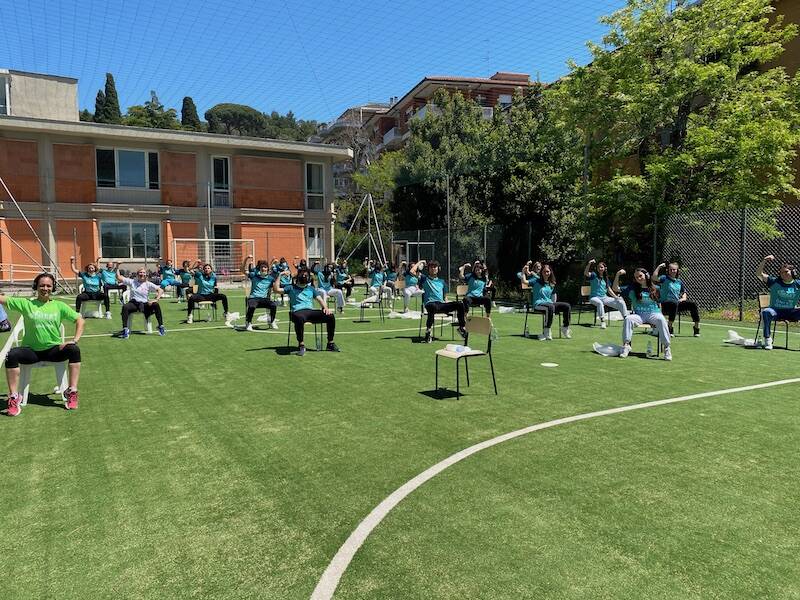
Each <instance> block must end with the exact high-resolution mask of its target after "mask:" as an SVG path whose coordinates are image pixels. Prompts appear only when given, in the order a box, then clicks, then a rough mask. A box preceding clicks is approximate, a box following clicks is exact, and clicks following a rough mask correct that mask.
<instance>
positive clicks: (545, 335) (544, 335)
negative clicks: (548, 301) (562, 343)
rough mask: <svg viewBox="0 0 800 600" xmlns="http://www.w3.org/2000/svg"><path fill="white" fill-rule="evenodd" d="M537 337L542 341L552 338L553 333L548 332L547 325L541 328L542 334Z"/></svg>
mask: <svg viewBox="0 0 800 600" xmlns="http://www.w3.org/2000/svg"><path fill="white" fill-rule="evenodd" d="M539 339H540V340H542V341H545V340H552V339H553V334H551V333H550V328H549V327H545V328H544V329H542V335H540V336H539Z"/></svg>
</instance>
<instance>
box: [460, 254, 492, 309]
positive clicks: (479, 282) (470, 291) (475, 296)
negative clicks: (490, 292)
mask: <svg viewBox="0 0 800 600" xmlns="http://www.w3.org/2000/svg"><path fill="white" fill-rule="evenodd" d="M467 269H469V272H467ZM458 276H459V277H460V278H461V279H462V280H463V281H464V283H466V284H467V293H466V294H465V295H464V300H463V302H464V312H465V313H469V311H470V309H471V308H472V307H473V306H482V307H483V308H484V309H485V310H486V315H487V316H489V315H490V314H491V313H492V301H491V299H490V298H489V297H488V296H486V295H485V293H486V286H487V285H488V284H489V281H488V279H487V276H486V269H484V268H483V263H481V262H477V261H476V262H475V263H474V264H472V265H471V264H469V263H464V264H463V265H461V267H459V269H458Z"/></svg>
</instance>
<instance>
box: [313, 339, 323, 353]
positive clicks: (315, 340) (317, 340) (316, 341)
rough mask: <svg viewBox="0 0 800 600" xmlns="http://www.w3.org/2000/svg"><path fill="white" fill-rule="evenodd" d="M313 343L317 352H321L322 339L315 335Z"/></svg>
mask: <svg viewBox="0 0 800 600" xmlns="http://www.w3.org/2000/svg"><path fill="white" fill-rule="evenodd" d="M314 342H315V343H316V345H317V352H322V339H321V338H319V337H317V336H316V335H315V336H314Z"/></svg>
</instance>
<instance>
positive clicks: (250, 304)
mask: <svg viewBox="0 0 800 600" xmlns="http://www.w3.org/2000/svg"><path fill="white" fill-rule="evenodd" d="M257 308H268V309H269V320H270V321H274V320H275V312H276V311H277V310H278V305H277V304H275V303H274V302H273V301H272V300H270V299H269V298H248V299H247V316H246V317H245V321H247V322H248V323H250V322H252V321H253V315H254V314H256V309H257Z"/></svg>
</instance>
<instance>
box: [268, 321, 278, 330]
mask: <svg viewBox="0 0 800 600" xmlns="http://www.w3.org/2000/svg"><path fill="white" fill-rule="evenodd" d="M269 326H270V327H272V328H273V329H277V328H278V322H277V321H273V322H272V323H270V324H269Z"/></svg>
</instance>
